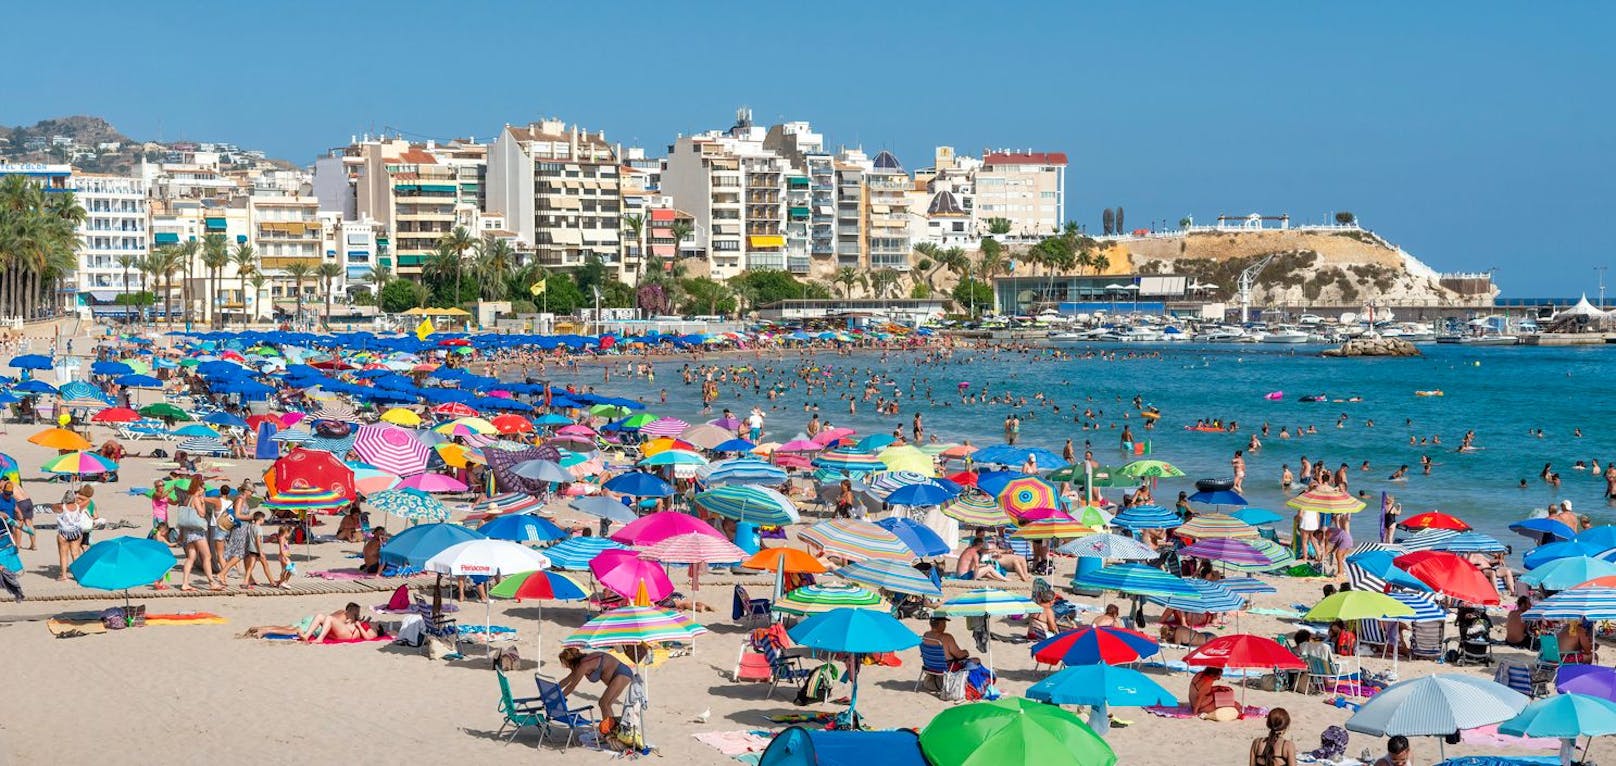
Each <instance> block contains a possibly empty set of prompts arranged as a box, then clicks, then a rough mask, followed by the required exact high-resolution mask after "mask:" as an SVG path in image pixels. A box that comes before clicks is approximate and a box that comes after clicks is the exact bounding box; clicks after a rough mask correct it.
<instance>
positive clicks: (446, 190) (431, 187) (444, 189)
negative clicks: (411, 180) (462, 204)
mask: <svg viewBox="0 0 1616 766" xmlns="http://www.w3.org/2000/svg"><path fill="white" fill-rule="evenodd" d="M421 191H424V192H432V193H434V194H454V193H455V192H456V191H457V189H456V188H455V187H454V185H453V184H450V185H448V186H443V185H438V184H422V185H421Z"/></svg>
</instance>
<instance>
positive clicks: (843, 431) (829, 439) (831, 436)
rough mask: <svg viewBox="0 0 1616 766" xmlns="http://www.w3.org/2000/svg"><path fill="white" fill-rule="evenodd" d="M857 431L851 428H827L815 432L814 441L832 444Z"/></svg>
mask: <svg viewBox="0 0 1616 766" xmlns="http://www.w3.org/2000/svg"><path fill="white" fill-rule="evenodd" d="M856 433H858V432H857V431H854V430H853V429H851V428H827V429H825V430H823V431H820V432H819V433H817V434H814V442H815V443H817V444H832V443H835V442H839V441H841V440H842V439H845V438H847V437H849V436H852V435H854V434H856Z"/></svg>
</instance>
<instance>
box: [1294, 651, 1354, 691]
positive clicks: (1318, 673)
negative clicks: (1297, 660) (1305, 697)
mask: <svg viewBox="0 0 1616 766" xmlns="http://www.w3.org/2000/svg"><path fill="white" fill-rule="evenodd" d="M1302 660H1303V661H1305V662H1306V663H1307V677H1308V693H1309V694H1313V693H1317V692H1319V691H1321V690H1323V689H1324V686H1325V684H1326V683H1328V684H1329V685H1330V693H1331V694H1338V693H1339V692H1340V689H1341V682H1342V681H1350V680H1352V674H1351V673H1348V672H1347V671H1346V670H1344V669H1342V668H1341V666H1340V664H1338V663H1337V662H1336V658H1335V656H1333V655H1332V656H1328V657H1326V656H1324V655H1322V654H1307V655H1304V656H1303V657H1302Z"/></svg>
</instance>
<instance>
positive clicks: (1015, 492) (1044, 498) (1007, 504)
mask: <svg viewBox="0 0 1616 766" xmlns="http://www.w3.org/2000/svg"><path fill="white" fill-rule="evenodd" d="M1059 503H1060V498H1059V494H1058V493H1057V492H1056V491H1055V486H1054V485H1052V484H1050V483H1049V482H1047V481H1044V480H1043V479H1040V478H1038V477H1036V476H1023V477H1021V478H1018V479H1011V480H1010V481H1009V482H1008V483H1006V484H1005V485H1004V489H1003V490H1000V492H999V505H1001V506H1003V507H1004V510H1005V511H1006V512H1008V513H1009V514H1010V515H1011V517H1019V516H1020V514H1023V513H1026V512H1028V511H1031V510H1035V509H1038V508H1059V507H1060V506H1059Z"/></svg>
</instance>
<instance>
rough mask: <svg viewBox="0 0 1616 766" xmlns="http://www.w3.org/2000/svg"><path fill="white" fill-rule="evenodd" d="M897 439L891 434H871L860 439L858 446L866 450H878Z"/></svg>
mask: <svg viewBox="0 0 1616 766" xmlns="http://www.w3.org/2000/svg"><path fill="white" fill-rule="evenodd" d="M895 441H897V439H894V438H892V436H891V434H871V435H869V436H866V437H864V438H862V439H859V442H858V448H859V449H860V450H863V451H865V452H877V451H880V450H882V449H884V448H886V447H889V446H891V445H892V443H893V442H895Z"/></svg>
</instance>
